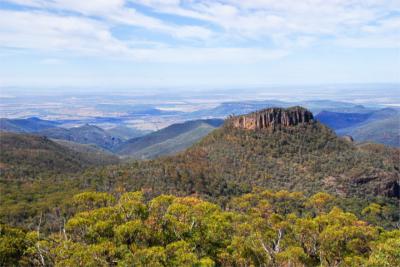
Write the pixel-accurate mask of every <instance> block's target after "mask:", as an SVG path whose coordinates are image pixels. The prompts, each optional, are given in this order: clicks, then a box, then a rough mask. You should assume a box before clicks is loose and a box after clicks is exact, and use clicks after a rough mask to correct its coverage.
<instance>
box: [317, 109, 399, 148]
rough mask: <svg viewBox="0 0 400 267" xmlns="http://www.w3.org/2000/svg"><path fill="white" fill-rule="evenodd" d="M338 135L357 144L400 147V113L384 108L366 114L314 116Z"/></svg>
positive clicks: (329, 113) (337, 113) (320, 114)
mask: <svg viewBox="0 0 400 267" xmlns="http://www.w3.org/2000/svg"><path fill="white" fill-rule="evenodd" d="M316 119H317V120H318V121H320V122H321V123H323V124H325V125H327V126H329V127H331V128H332V129H334V130H336V132H337V133H338V134H339V135H350V136H352V137H353V138H354V140H355V141H357V142H375V143H381V144H385V145H389V146H394V147H400V112H399V111H398V110H396V109H392V108H386V109H380V110H377V111H373V112H368V113H341V112H328V111H323V112H321V113H319V114H318V115H317V116H316Z"/></svg>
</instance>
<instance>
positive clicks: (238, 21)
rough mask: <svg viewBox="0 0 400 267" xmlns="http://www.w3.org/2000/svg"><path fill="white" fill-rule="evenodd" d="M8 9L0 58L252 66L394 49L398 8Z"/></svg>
mask: <svg viewBox="0 0 400 267" xmlns="http://www.w3.org/2000/svg"><path fill="white" fill-rule="evenodd" d="M7 2H11V3H13V4H15V5H17V6H19V7H21V8H16V9H14V10H11V9H6V8H3V9H2V7H1V4H0V49H1V47H3V49H2V50H4V49H5V48H17V49H27V50H32V51H39V52H41V53H47V52H49V51H50V52H60V53H66V52H68V53H71V54H72V55H74V56H97V57H111V58H119V59H123V60H134V61H141V62H142V61H149V62H178V63H180V62H183V63H185V62H189V63H190V62H193V63H196V62H197V63H202V62H219V61H221V62H255V61H269V60H274V59H277V58H282V57H285V56H287V55H288V54H290V53H291V52H292V51H294V50H296V49H303V48H308V47H312V46H316V45H328V46H341V47H351V48H354V47H368V48H398V47H399V39H400V37H399V36H400V30H399V29H400V18H399V16H398V15H395V14H398V13H396V12H400V3H399V1H390V0H381V1H378V0H332V1H325V0H304V1H293V0H280V1H275V0H252V1H242V0H221V1H211V0H204V1H179V0H96V1H82V0H51V1H50V0H7ZM143 6H146V7H147V8H146V9H145V10H150V11H151V12H145V11H143V8H140V7H143ZM22 7H23V8H22ZM165 15H168V16H165ZM120 26H123V27H125V28H127V29H129V30H133V31H134V30H136V29H141V30H143V31H136V32H135V34H132V35H129V36H128V35H126V36H123V37H122V38H121V36H117V35H115V34H114V33H113V30H114V29H115V28H116V27H120ZM137 32H139V33H137ZM142 33H144V34H142ZM327 40H328V41H327ZM3 53H4V51H3Z"/></svg>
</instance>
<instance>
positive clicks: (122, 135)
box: [107, 125, 151, 141]
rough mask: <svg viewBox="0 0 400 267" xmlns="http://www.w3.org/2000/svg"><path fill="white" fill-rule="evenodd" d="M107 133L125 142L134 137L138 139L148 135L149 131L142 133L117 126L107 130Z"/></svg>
mask: <svg viewBox="0 0 400 267" xmlns="http://www.w3.org/2000/svg"><path fill="white" fill-rule="evenodd" d="M107 132H108V133H109V134H111V135H112V136H114V137H116V138H119V139H121V140H123V141H126V140H129V139H132V138H135V137H140V136H143V135H146V134H149V133H150V132H151V131H143V130H138V129H134V128H131V127H127V126H124V125H118V126H115V127H113V128H110V129H107Z"/></svg>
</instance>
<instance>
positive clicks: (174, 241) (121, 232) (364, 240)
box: [0, 191, 400, 267]
mask: <svg viewBox="0 0 400 267" xmlns="http://www.w3.org/2000/svg"><path fill="white" fill-rule="evenodd" d="M334 199H335V198H334V197H333V196H331V195H328V194H326V193H317V194H315V195H313V196H311V197H309V198H307V197H305V196H304V195H303V194H302V193H299V192H288V191H278V192H272V191H255V192H253V193H249V194H245V195H242V196H239V197H236V198H233V199H232V200H231V201H229V203H227V204H226V207H225V208H221V207H220V206H218V205H216V204H213V203H210V202H207V201H204V200H202V199H200V198H197V197H176V196H172V195H160V196H158V197H155V198H153V199H151V200H145V197H144V195H143V193H142V192H128V193H122V194H117V195H110V194H106V193H97V192H85V193H81V194H78V195H76V196H75V197H74V198H73V201H72V203H73V205H74V207H75V210H76V211H77V212H76V213H75V214H74V215H73V216H72V217H71V218H70V219H69V220H68V221H67V222H66V224H65V226H63V227H62V228H61V229H60V231H59V232H54V233H50V234H43V233H40V228H39V227H38V229H37V230H36V231H34V232H29V231H24V230H21V229H17V228H12V227H9V226H7V225H1V228H0V265H1V266H17V265H18V266H171V267H172V266H204V267H206V266H207V267H211V266H399V264H400V242H399V240H400V231H399V230H392V231H386V230H384V229H383V228H381V227H377V226H374V225H372V224H368V223H367V222H365V221H361V220H359V219H358V218H357V217H356V216H355V215H354V214H352V213H349V212H344V211H343V210H341V209H340V208H337V207H335V206H332V203H333V202H334Z"/></svg>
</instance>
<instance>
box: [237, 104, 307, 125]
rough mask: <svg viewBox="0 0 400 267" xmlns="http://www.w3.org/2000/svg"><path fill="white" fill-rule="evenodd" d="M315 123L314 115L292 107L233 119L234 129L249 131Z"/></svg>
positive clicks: (268, 109)
mask: <svg viewBox="0 0 400 267" xmlns="http://www.w3.org/2000/svg"><path fill="white" fill-rule="evenodd" d="M313 122H314V116H313V114H312V113H311V112H310V111H308V110H307V109H305V108H302V107H291V108H287V109H285V108H267V109H263V110H260V111H256V112H253V113H250V114H246V115H241V116H236V117H232V118H231V123H232V126H233V127H236V128H242V129H247V130H260V129H275V128H280V127H289V126H295V125H298V124H309V123H313Z"/></svg>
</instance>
